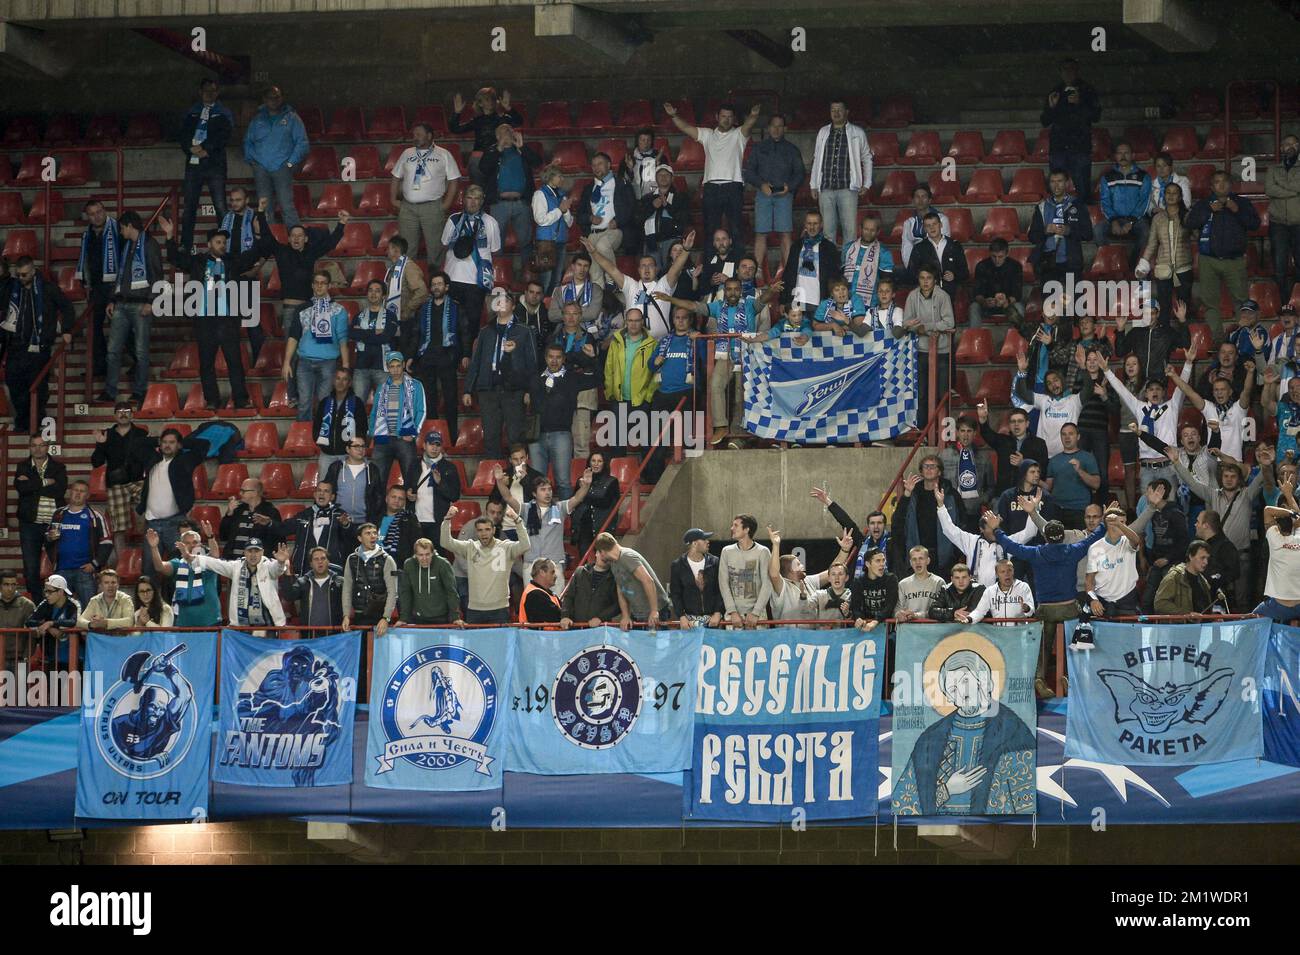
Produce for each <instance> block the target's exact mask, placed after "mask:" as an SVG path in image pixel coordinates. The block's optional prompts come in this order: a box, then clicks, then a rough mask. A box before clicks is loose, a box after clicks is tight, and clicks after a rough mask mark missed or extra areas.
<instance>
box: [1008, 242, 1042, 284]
mask: <svg viewBox="0 0 1300 955" xmlns="http://www.w3.org/2000/svg"><path fill="white" fill-rule="evenodd" d="M1031 251H1033V250H1032V249H1030V248H1029V246H1027V245H1020V246H1014V247H1013V248H1012V249H1011V257H1012V258H1013V259H1015V260H1016V261H1017V262H1019V263H1020V267H1021V268H1022V269H1023V270H1024V273H1025V282H1026V283H1027V284H1029V285H1033V284H1034V283H1036V282H1037V281H1038V276H1037V274H1036V273H1035V272H1034V263H1033V262H1031V261H1029V253H1030V252H1031Z"/></svg>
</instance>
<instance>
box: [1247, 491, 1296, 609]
mask: <svg viewBox="0 0 1300 955" xmlns="http://www.w3.org/2000/svg"><path fill="white" fill-rule="evenodd" d="M1280 491H1281V496H1280V497H1279V498H1278V501H1279V503H1281V504H1284V505H1285V506H1284V507H1272V506H1270V507H1266V508H1264V528H1265V530H1264V539H1265V540H1266V541H1268V579H1267V581H1265V583H1264V600H1263V602H1262V603H1260V605H1259V606H1258V607H1256V608H1255V613H1257V614H1259V615H1260V616H1263V617H1271V618H1272V619H1274V620H1276V621H1278V622H1279V623H1291V622H1293V621H1295V620H1296V619H1297V618H1300V505H1297V504H1296V502H1295V482H1294V479H1290V480H1287V481H1284V482H1283V483H1282V487H1281V488H1280Z"/></svg>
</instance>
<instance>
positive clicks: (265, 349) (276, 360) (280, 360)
mask: <svg viewBox="0 0 1300 955" xmlns="http://www.w3.org/2000/svg"><path fill="white" fill-rule="evenodd" d="M283 367H284V340H283V339H275V338H273V339H271V340H269V341H267V342H266V343H264V344H263V345H262V350H261V351H260V352H258V353H257V364H256V365H254V366H253V371H254V372H255V373H256V374H259V375H279V374H280V369H281V368H283Z"/></svg>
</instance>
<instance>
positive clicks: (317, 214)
mask: <svg viewBox="0 0 1300 955" xmlns="http://www.w3.org/2000/svg"><path fill="white" fill-rule="evenodd" d="M355 211H356V209H355V208H354V207H353V205H352V186H351V185H350V184H348V183H346V182H332V183H330V184H329V185H327V186H325V187H324V188H323V189H322V190H321V194H320V199H318V200H317V201H316V208H315V209H313V210H312V217H313V218H320V219H333V218H334V217H336V216H337V215H338V214H339V213H340V212H349V213H351V212H355Z"/></svg>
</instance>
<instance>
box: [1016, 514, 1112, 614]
mask: <svg viewBox="0 0 1300 955" xmlns="http://www.w3.org/2000/svg"><path fill="white" fill-rule="evenodd" d="M1105 533H1106V524H1105V522H1104V521H1103V522H1102V523H1100V524H1098V525H1097V529H1096V530H1094V531H1093V532H1092V533H1091V534H1089V535H1088V536H1087V537H1085V538H1084V539H1083V540H1081V541H1075V542H1074V543H1073V544H1037V545H1033V546H1030V545H1028V544H1017V543H1016V542H1015V541H1013V540H1012V539H1011V538H1010V537H1008V536H1007V535H1006V534H1004V533H1002V528H1000V527H999V528H998V530H997V532H996V533H995V534H994V535H993V536H994V537H995V538H996V540H997V542H998V543H999V544H1001V545H1002V549H1003V550H1005V551H1006V552H1007V553H1008V554H1009V555H1011V556H1012V557H1015V558H1018V559H1020V560H1023V561H1027V562H1028V563H1029V564H1031V565H1032V566H1033V568H1034V596H1036V597H1037V598H1038V602H1039V603H1040V604H1052V603H1061V602H1062V601H1065V600H1073V599H1074V598H1075V597H1076V596H1078V590H1077V589H1076V585H1077V584H1078V579H1079V561H1081V560H1083V557H1084V555H1085V554H1087V553H1088V548H1089V547H1091V546H1092V545H1093V544H1095V543H1097V541H1099V540H1101V538H1102V536H1103V535H1105Z"/></svg>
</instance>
